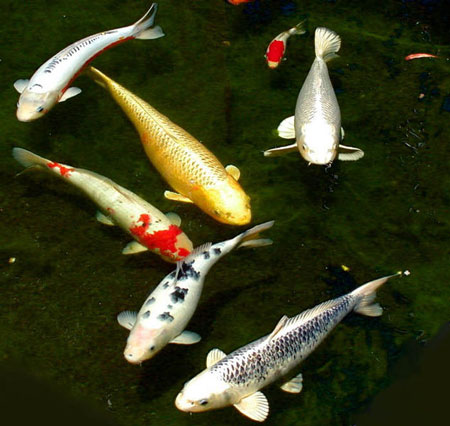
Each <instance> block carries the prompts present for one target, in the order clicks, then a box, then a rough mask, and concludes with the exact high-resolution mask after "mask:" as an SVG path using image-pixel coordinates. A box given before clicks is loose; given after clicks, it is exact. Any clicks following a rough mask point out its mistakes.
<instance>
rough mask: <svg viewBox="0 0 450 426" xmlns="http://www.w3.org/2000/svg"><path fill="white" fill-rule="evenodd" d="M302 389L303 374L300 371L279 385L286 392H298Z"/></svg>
mask: <svg viewBox="0 0 450 426" xmlns="http://www.w3.org/2000/svg"><path fill="white" fill-rule="evenodd" d="M302 389H303V376H302V373H300V374H298V375H297V376H295V377H294V378H293V379H291V380H289V382H286V383H284V384H283V386H281V390H283V391H285V392H288V393H300V392H301V391H302Z"/></svg>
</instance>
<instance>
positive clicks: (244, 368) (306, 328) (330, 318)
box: [211, 294, 355, 387]
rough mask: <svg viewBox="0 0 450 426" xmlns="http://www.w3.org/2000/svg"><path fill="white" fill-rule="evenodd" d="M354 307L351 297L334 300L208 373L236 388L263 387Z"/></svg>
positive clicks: (245, 349)
mask: <svg viewBox="0 0 450 426" xmlns="http://www.w3.org/2000/svg"><path fill="white" fill-rule="evenodd" d="M354 306H355V298H354V297H353V296H352V295H350V294H348V295H345V296H342V297H341V298H339V299H336V304H335V305H334V306H332V307H330V308H329V309H327V310H325V311H324V312H322V313H321V314H319V315H317V316H315V317H314V318H311V319H310V320H308V321H307V322H305V323H303V324H302V325H300V326H298V327H290V326H289V325H288V326H287V328H286V331H285V330H281V331H280V332H279V333H278V334H277V335H276V336H275V337H274V338H272V339H271V340H270V341H269V342H268V341H267V338H268V336H264V337H262V338H260V339H258V340H256V341H254V342H252V343H250V344H248V345H246V346H243V347H242V348H239V349H237V350H236V351H234V352H232V353H231V354H229V355H228V356H227V357H226V358H224V359H222V360H221V361H219V362H218V363H217V364H215V365H213V366H212V367H211V372H212V373H213V374H214V373H215V374H219V376H220V377H221V379H222V380H223V381H225V382H226V383H230V384H232V385H236V386H244V387H249V386H251V385H254V384H256V385H261V384H262V383H264V382H265V383H264V385H266V384H268V383H270V382H272V381H275V380H276V379H277V378H278V377H280V376H281V375H283V374H284V372H285V371H287V370H290V369H291V368H292V367H294V366H295V365H297V364H299V363H300V362H301V361H302V360H303V359H305V358H306V357H307V356H308V355H309V354H310V353H311V352H312V351H313V350H314V348H315V347H316V346H317V345H318V344H319V343H320V342H321V341H322V340H323V339H324V338H325V337H326V336H327V334H328V333H329V332H330V331H331V330H332V329H333V328H334V327H335V326H336V325H337V324H338V323H339V322H340V321H341V320H342V318H343V317H345V315H347V314H348V313H349V311H350V310H351V309H353V307H354ZM300 315H301V314H300ZM295 318H296V317H294V318H292V319H290V320H289V321H295ZM277 373H278V374H277ZM258 387H261V386H258Z"/></svg>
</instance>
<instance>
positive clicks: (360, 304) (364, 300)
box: [350, 272, 402, 317]
mask: <svg viewBox="0 0 450 426" xmlns="http://www.w3.org/2000/svg"><path fill="white" fill-rule="evenodd" d="M398 275H402V273H401V272H397V273H396V274H394V275H388V276H386V277H383V278H378V279H377V280H374V281H370V282H369V283H367V284H363V285H362V286H360V287H358V288H357V289H356V290H353V291H352V292H351V293H350V294H351V295H352V296H354V297H356V299H357V303H356V305H355V307H354V308H353V310H354V311H355V312H357V313H358V314H361V315H367V316H369V317H379V316H380V315H381V314H382V313H383V308H382V307H381V306H380V305H379V304H378V303H373V301H374V300H375V297H376V295H377V293H376V292H377V289H378V288H379V287H381V286H382V285H383V284H384V283H385V282H386V281H387V280H388V279H389V278H392V277H397V276H398Z"/></svg>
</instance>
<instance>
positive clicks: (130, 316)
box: [117, 311, 137, 330]
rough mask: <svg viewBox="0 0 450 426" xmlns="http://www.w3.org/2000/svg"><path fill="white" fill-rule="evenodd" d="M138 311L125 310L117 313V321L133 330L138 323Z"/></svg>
mask: <svg viewBox="0 0 450 426" xmlns="http://www.w3.org/2000/svg"><path fill="white" fill-rule="evenodd" d="M136 319H137V312H134V311H123V312H121V313H120V314H119V315H117V322H118V323H119V324H120V325H121V326H122V327H124V328H126V329H127V330H131V329H132V328H133V326H134V324H135V323H136Z"/></svg>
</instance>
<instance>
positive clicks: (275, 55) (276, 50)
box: [265, 21, 305, 69]
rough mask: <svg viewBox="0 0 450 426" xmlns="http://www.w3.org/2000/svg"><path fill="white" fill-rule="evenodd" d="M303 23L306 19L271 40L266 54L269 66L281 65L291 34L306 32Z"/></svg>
mask: <svg viewBox="0 0 450 426" xmlns="http://www.w3.org/2000/svg"><path fill="white" fill-rule="evenodd" d="M303 23H304V21H302V22H300V23H299V24H297V25H296V26H295V27H292V28H291V29H290V30H287V31H283V32H282V33H280V34H278V35H277V36H276V37H275V38H274V39H273V40H272V41H271V42H270V44H269V46H268V47H267V50H266V54H265V58H266V61H267V65H268V66H269V68H271V69H274V68H276V67H278V65H280V63H281V61H282V60H283V57H284V53H285V52H286V43H287V41H288V38H289V37H290V36H291V35H294V34H304V33H305V30H304V28H303Z"/></svg>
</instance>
